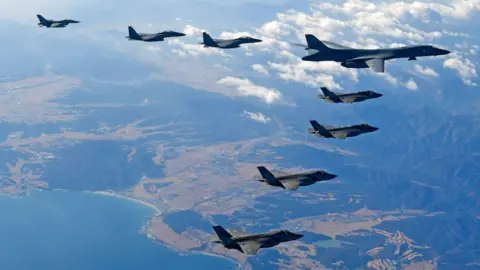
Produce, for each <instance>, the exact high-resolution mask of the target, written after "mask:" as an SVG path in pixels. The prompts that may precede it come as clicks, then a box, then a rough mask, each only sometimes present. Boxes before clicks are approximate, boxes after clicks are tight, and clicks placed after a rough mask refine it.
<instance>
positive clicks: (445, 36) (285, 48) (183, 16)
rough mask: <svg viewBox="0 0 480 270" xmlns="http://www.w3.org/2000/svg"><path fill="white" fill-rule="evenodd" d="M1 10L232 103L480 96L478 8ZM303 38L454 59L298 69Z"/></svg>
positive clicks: (13, 5)
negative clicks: (324, 96)
mask: <svg viewBox="0 0 480 270" xmlns="http://www.w3.org/2000/svg"><path fill="white" fill-rule="evenodd" d="M22 2H23V3H22ZM160 2H161V3H160ZM2 4H3V5H2V6H6V7H7V8H6V9H5V10H3V11H2V14H0V18H1V19H7V20H13V21H15V22H18V23H21V24H25V25H31V27H35V28H36V27H37V26H36V23H37V21H36V17H35V16H34V15H35V14H37V13H41V14H44V16H46V17H47V18H55V19H63V18H73V19H78V20H80V21H82V24H80V25H74V26H72V27H71V28H70V29H68V30H66V31H62V30H63V29H61V30H60V31H62V32H60V31H58V32H60V33H59V34H58V37H59V38H73V37H85V38H86V39H87V40H88V41H89V42H92V43H96V44H100V45H102V46H107V47H109V48H111V49H112V50H115V51H119V52H122V53H126V54H130V55H133V56H135V57H136V58H137V59H138V60H140V61H144V62H145V63H147V64H149V65H153V66H156V67H158V72H155V73H154V74H150V75H151V76H154V77H156V78H159V79H162V80H169V81H174V82H177V83H181V84H185V85H188V86H191V87H194V88H197V89H205V90H208V91H213V92H218V93H222V94H225V95H229V96H235V97H238V96H240V97H242V96H251V97H253V98H257V99H259V100H260V101H262V102H264V103H266V104H281V105H292V104H293V103H294V102H293V101H292V98H290V97H289V96H288V95H285V94H284V92H285V89H287V88H289V89H291V88H298V89H303V88H308V89H312V90H313V89H318V88H319V87H320V86H323V85H325V86H328V87H330V88H332V89H334V90H336V91H340V92H341V91H350V90H353V89H354V88H355V89H357V88H362V87H370V86H364V85H362V81H363V80H365V79H368V80H369V81H370V80H371V79H372V78H376V79H377V80H378V82H379V85H382V86H383V85H385V86H388V88H389V89H391V91H392V92H394V91H397V92H398V91H407V92H408V91H410V92H417V93H418V92H421V93H423V95H425V97H428V96H432V95H438V94H439V93H443V92H444V91H449V89H444V88H445V86H446V85H449V87H451V85H452V84H454V85H458V86H459V87H460V86H461V88H462V89H466V90H464V91H470V92H468V93H469V94H468V97H472V96H471V95H474V96H476V95H477V94H472V93H473V92H472V91H475V90H473V89H477V88H478V85H477V76H478V74H477V66H478V44H477V43H476V41H477V40H478V34H477V32H478V31H476V27H475V25H476V24H478V22H479V19H478V18H477V17H478V16H477V15H478V14H479V12H480V0H469V1H465V0H449V1H428V0H423V1H415V2H413V1H403V2H398V1H373V2H371V1H361V0H350V1H330V2H325V1H280V0H278V1H277V0H270V1H241V0H235V1H227V3H225V1H219V0H205V1H194V0H184V1H151V0H145V1H122V2H118V1H102V2H98V1H93V0H85V1H77V0H74V1H59V0H56V1H51V0H49V1H46V0H39V1H34V2H31V1H26V0H21V1H13V0H6V1H5V0H2ZM18 6H22V8H18ZM127 25H133V26H134V27H136V28H137V30H138V31H140V32H156V31H162V30H164V29H174V30H179V31H184V32H185V33H186V34H187V37H184V38H178V39H169V40H168V41H166V42H162V43H157V44H145V43H135V42H127V41H126V40H125V39H124V36H125V35H126V26H127ZM56 30H57V29H55V30H54V31H56ZM204 30H205V31H208V32H210V33H211V34H212V36H214V37H224V38H228V37H237V36H241V35H251V36H255V37H258V38H261V39H263V40H264V42H263V43H261V44H255V45H249V46H244V47H243V48H242V49H238V50H228V51H222V50H218V49H213V48H203V47H202V46H201V45H198V44H197V43H198V42H200V41H201V32H202V31H204ZM36 31H44V32H45V31H49V30H48V29H38V30H36ZM306 33H312V34H315V35H316V36H317V37H319V38H320V39H323V40H330V41H333V42H337V43H340V44H343V45H346V46H351V47H357V48H377V47H393V46H399V45H406V44H434V45H437V46H440V47H442V48H447V49H449V50H451V51H453V53H452V54H450V55H448V56H444V57H432V58H422V59H421V60H419V61H417V62H408V61H406V60H405V61H404V60H393V61H389V62H387V66H386V73H385V74H374V73H373V72H371V71H370V70H353V69H345V68H343V67H341V66H340V65H339V64H338V63H332V62H323V63H311V62H303V61H301V59H300V58H301V57H302V56H303V55H305V51H304V50H303V49H302V48H298V47H295V46H292V45H291V44H290V43H291V42H301V43H305V42H304V34H306ZM377 77H378V78H377ZM447 83H448V84H447Z"/></svg>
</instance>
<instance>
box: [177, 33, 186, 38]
mask: <svg viewBox="0 0 480 270" xmlns="http://www.w3.org/2000/svg"><path fill="white" fill-rule="evenodd" d="M177 36H179V37H183V36H185V34H184V33H177Z"/></svg>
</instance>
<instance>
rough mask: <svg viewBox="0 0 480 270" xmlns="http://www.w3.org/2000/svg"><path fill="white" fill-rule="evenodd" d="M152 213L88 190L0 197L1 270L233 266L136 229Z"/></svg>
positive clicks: (235, 267)
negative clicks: (161, 241) (185, 251)
mask: <svg viewBox="0 0 480 270" xmlns="http://www.w3.org/2000/svg"><path fill="white" fill-rule="evenodd" d="M153 214H154V210H153V209H151V208H149V207H147V206H145V205H142V204H140V203H135V202H132V201H129V200H125V199H122V198H117V197H112V196H104V195H98V194H94V193H87V192H71V191H55V192H52V191H48V192H38V193H35V194H32V195H29V196H25V197H22V198H11V197H8V196H0V269H1V270H33V269H35V270H43V269H45V270H56V269H61V270H66V269H68V270H94V269H115V270H121V269H134V270H142V269H145V270H147V269H148V270H151V269H212V267H213V268H215V269H237V267H238V265H236V264H235V263H233V262H231V261H229V260H226V259H223V258H220V257H214V256H208V255H203V254H191V255H180V254H178V253H177V252H176V251H175V250H172V249H169V248H167V247H165V246H163V245H161V244H158V243H155V242H153V241H152V240H150V239H148V238H147V237H146V235H144V234H141V233H140V230H141V228H142V224H145V222H146V221H147V220H148V218H149V217H151V216H152V215H153Z"/></svg>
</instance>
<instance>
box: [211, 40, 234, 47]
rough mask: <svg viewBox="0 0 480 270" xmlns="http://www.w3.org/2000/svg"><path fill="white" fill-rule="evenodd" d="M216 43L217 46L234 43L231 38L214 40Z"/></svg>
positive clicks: (226, 45)
mask: <svg viewBox="0 0 480 270" xmlns="http://www.w3.org/2000/svg"><path fill="white" fill-rule="evenodd" d="M215 42H216V43H217V45H218V47H228V46H232V45H236V44H235V42H234V41H231V40H215Z"/></svg>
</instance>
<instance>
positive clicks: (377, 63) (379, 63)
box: [365, 58, 385, 73]
mask: <svg viewBox="0 0 480 270" xmlns="http://www.w3.org/2000/svg"><path fill="white" fill-rule="evenodd" d="M365 62H366V63H367V65H368V66H369V67H370V68H371V69H372V70H373V71H374V72H380V73H382V72H385V60H384V59H381V58H374V59H370V60H367V61H365Z"/></svg>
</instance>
